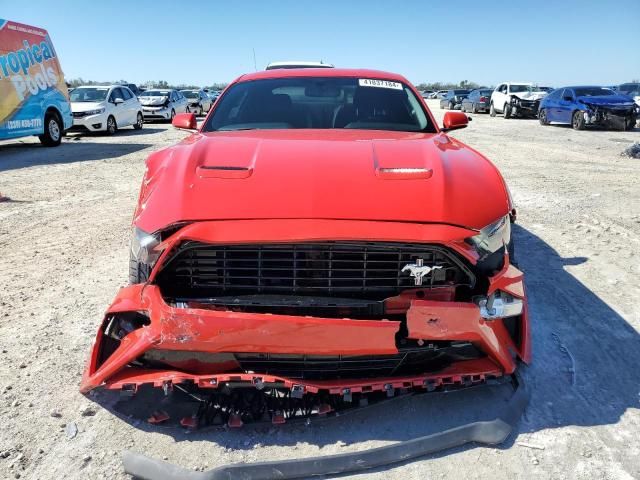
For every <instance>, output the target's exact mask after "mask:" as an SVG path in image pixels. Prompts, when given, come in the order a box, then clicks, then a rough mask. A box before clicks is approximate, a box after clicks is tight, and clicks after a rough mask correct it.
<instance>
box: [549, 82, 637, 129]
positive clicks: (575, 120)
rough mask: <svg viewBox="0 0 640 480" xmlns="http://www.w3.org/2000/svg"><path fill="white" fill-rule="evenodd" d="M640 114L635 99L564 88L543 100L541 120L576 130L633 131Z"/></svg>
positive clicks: (605, 91) (606, 91)
mask: <svg viewBox="0 0 640 480" xmlns="http://www.w3.org/2000/svg"><path fill="white" fill-rule="evenodd" d="M639 115H640V107H638V106H637V105H636V104H635V103H634V101H633V99H632V98H631V97H628V96H627V95H623V94H620V93H617V92H615V91H613V90H611V89H610V88H605V87H589V86H586V87H563V88H558V89H556V90H554V91H553V92H551V93H550V94H549V95H547V96H546V97H544V98H543V99H542V102H540V108H539V110H538V119H539V120H540V123H541V124H542V125H549V124H550V123H566V124H570V125H571V126H572V127H573V128H574V129H575V130H583V129H585V128H586V127H588V126H591V125H597V126H600V127H605V128H614V129H619V130H631V129H632V128H633V127H634V126H635V124H636V119H637V118H638V116H639Z"/></svg>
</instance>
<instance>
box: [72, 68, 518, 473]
mask: <svg viewBox="0 0 640 480" xmlns="http://www.w3.org/2000/svg"><path fill="white" fill-rule="evenodd" d="M467 121H468V119H467V117H466V115H464V114H463V113H460V112H447V113H446V114H445V116H444V122H443V124H444V127H439V126H438V125H437V124H436V122H435V121H434V118H433V115H432V114H431V112H430V111H429V109H428V108H427V106H426V105H425V103H424V101H423V100H422V98H421V96H420V94H419V92H418V91H417V90H416V89H415V88H414V87H413V86H412V85H411V84H410V83H409V82H408V81H407V80H406V79H405V78H403V77H402V76H399V75H395V74H390V73H385V72H380V71H373V70H347V69H289V70H269V71H263V72H258V73H254V74H249V75H245V76H242V77H240V78H238V79H237V80H235V81H234V82H233V83H232V84H231V85H229V87H228V88H227V89H226V90H225V91H224V93H223V94H222V95H221V97H220V98H219V100H218V101H217V102H216V104H215V106H214V108H213V109H212V111H211V112H210V113H209V115H208V116H207V118H206V120H205V121H204V122H203V124H202V125H201V126H200V128H199V129H197V128H196V121H195V117H194V115H193V114H182V115H178V116H176V118H175V119H174V122H173V123H174V125H175V126H177V127H180V128H187V129H192V130H194V133H193V134H192V135H190V136H188V137H187V138H185V139H184V140H183V141H182V142H180V143H179V144H177V145H174V146H171V147H168V148H165V149H163V150H160V151H157V152H155V153H153V154H152V155H151V156H150V157H149V159H148V160H147V170H146V174H145V177H144V180H143V182H142V187H141V191H140V197H139V199H138V206H137V208H136V211H135V216H134V220H133V232H132V245H131V263H130V285H129V286H127V287H125V288H123V289H122V290H121V291H120V292H119V293H118V294H117V296H116V298H115V300H114V302H113V303H112V305H111V306H110V307H109V309H108V310H107V312H106V315H105V317H104V320H103V322H102V324H101V326H100V328H99V330H98V334H97V338H96V340H95V343H94V345H93V349H92V352H91V356H90V360H89V363H88V366H87V368H86V372H85V374H84V377H83V380H82V385H81V390H82V392H88V391H90V390H92V389H95V388H103V389H110V390H119V391H122V392H123V393H125V394H128V395H135V394H140V393H141V392H142V391H149V390H151V391H157V392H158V393H159V394H169V393H173V394H174V395H175V394H179V395H184V397H185V398H187V399H188V400H190V401H192V402H193V403H194V411H193V415H192V416H187V417H185V418H183V419H182V424H183V425H185V426H191V427H193V426H198V425H199V426H202V425H204V424H211V423H213V424H215V423H227V424H228V425H229V426H231V427H236V426H240V425H242V424H243V423H247V422H250V421H258V420H264V419H266V420H268V421H272V422H274V423H284V422H286V421H288V420H290V419H293V418H296V417H300V416H302V417H305V416H314V415H324V414H330V413H331V412H334V411H339V410H340V409H342V408H346V407H348V406H350V405H355V406H357V405H365V404H368V403H369V402H372V401H375V400H377V399H379V398H388V397H393V396H396V395H400V394H403V393H407V392H421V391H425V392H426V391H433V390H442V389H450V388H462V387H466V386H470V385H477V384H481V383H485V382H500V381H501V379H512V378H513V374H514V373H515V371H516V369H517V367H518V364H519V362H521V361H523V362H529V359H530V351H531V349H530V337H529V323H528V317H527V303H526V294H525V288H524V282H523V274H522V272H521V271H519V270H518V269H517V268H516V267H515V266H514V265H513V263H512V258H513V240H512V238H511V225H512V222H514V220H515V210H514V206H513V204H512V201H511V198H510V195H509V191H508V189H507V186H506V185H505V182H504V180H503V178H502V177H501V175H500V173H499V172H498V170H497V169H496V167H495V166H494V165H493V164H492V163H491V162H490V161H489V160H487V159H486V158H485V157H484V156H482V155H481V154H480V153H478V152H476V151H475V150H473V149H471V148H469V147H468V146H466V145H464V144H463V143H462V142H460V141H458V140H456V139H455V138H452V137H450V136H449V135H448V134H447V131H449V130H453V129H456V128H463V127H466V126H467ZM513 381H514V382H517V380H513ZM518 390H522V389H517V388H516V394H514V398H516V400H514V402H515V406H514V407H513V412H511V411H510V412H507V414H505V415H506V416H505V417H503V418H498V419H496V420H495V422H494V423H491V422H484V423H485V424H487V423H489V424H491V425H490V428H489V430H488V431H485V432H484V433H478V432H479V431H481V430H482V428H484V427H482V428H481V427H478V424H473V425H467V426H466V427H469V428H470V429H467V430H464V432H465V433H464V434H463V435H462V436H461V437H460V438H458V437H456V438H457V440H455V441H452V440H451V438H449V439H448V440H447V439H444V440H443V439H442V438H440V437H439V438H438V440H437V441H436V443H435V444H434V443H433V439H431V440H430V441H432V443H431V444H429V445H422V446H421V448H418V450H417V451H414V452H413V454H415V455H417V454H420V453H425V452H426V451H429V449H431V450H433V449H434V448H435V446H437V445H440V446H445V444H446V446H450V445H451V444H456V443H464V442H465V441H470V440H475V441H486V442H488V443H491V442H496V441H500V440H501V439H502V438H503V437H504V435H506V433H508V430H509V428H508V425H507V427H505V422H506V424H508V423H512V421H513V417H514V415H515V414H516V413H517V412H519V411H521V409H522V408H523V405H524V403H526V398H525V397H524V394H518V393H517V392H518ZM510 405H511V404H510ZM511 407H512V406H510V407H509V408H511ZM514 412H515V413H514ZM166 416H167V415H164V414H163V415H160V416H156V417H153V418H154V420H155V421H162V420H164V419H165V418H166ZM501 422H502V423H501ZM473 429H475V430H473ZM472 430H473V431H472ZM496 432H497V433H496ZM505 432H506V433H505ZM445 433H446V432H445ZM425 438H426V437H425ZM429 438H431V437H429ZM423 440H424V439H423ZM438 442H439V443H438ZM436 444H437V445H436ZM414 447H415V445H414ZM403 448H404V451H403V453H402V455H403V457H402V458H405V459H406V458H407V454H409V456H411V452H412V451H411V450H410V449H408V450H407V446H406V445H405V446H404V447H403ZM374 456H375V457H376V458H373V457H372V458H370V459H369V460H368V461H367V460H366V459H365V460H361V461H360V462H356V463H355V464H354V463H352V464H351V467H348V466H344V465H343V466H342V467H340V468H342V470H341V469H340V468H338V467H336V466H335V465H331V466H327V465H325V467H327V468H328V469H329V470H331V471H336V470H338V471H347V470H348V469H349V468H351V469H353V468H364V467H365V466H371V465H373V464H379V463H380V461H381V458H382V457H383V454H382V453H376V454H375V455H374ZM278 468H280V469H281V470H280V471H282V468H283V467H282V465H279V467H278ZM314 468H315V467H314ZM318 468H319V467H318ZM327 468H325V470H326V469H327ZM298 473H300V472H298ZM312 473H313V472H310V471H307V470H305V471H304V474H305V475H308V474H312ZM145 478H146V477H145ZM279 478H285V477H279ZM286 478H289V477H286Z"/></svg>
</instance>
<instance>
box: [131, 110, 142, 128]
mask: <svg viewBox="0 0 640 480" xmlns="http://www.w3.org/2000/svg"><path fill="white" fill-rule="evenodd" d="M143 125H144V117H143V116H142V113H140V112H138V116H137V118H136V123H134V124H133V129H134V130H142V126H143Z"/></svg>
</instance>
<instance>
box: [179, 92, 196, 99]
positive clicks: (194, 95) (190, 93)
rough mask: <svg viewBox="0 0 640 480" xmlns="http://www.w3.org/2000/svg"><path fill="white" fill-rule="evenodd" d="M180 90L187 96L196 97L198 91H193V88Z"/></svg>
mask: <svg viewBox="0 0 640 480" xmlns="http://www.w3.org/2000/svg"><path fill="white" fill-rule="evenodd" d="M181 92H182V93H183V94H184V96H185V97H187V98H198V92H195V91H193V90H181Z"/></svg>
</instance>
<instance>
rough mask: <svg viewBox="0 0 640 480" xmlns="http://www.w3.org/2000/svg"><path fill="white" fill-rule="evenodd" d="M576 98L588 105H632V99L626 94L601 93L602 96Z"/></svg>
mask: <svg viewBox="0 0 640 480" xmlns="http://www.w3.org/2000/svg"><path fill="white" fill-rule="evenodd" d="M576 99H577V100H578V101H580V102H582V103H586V104H588V105H596V106H598V107H607V106H615V107H631V106H633V103H634V102H633V100H632V99H631V98H630V97H627V96H626V95H602V96H594V97H589V96H579V97H576Z"/></svg>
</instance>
